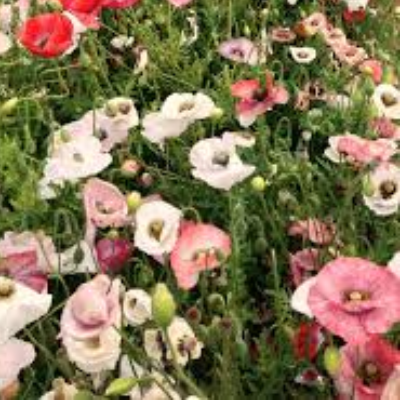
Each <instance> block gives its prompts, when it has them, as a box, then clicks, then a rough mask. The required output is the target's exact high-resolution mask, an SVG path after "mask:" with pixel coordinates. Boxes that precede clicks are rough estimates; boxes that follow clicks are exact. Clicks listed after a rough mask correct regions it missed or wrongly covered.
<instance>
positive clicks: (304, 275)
mask: <svg viewBox="0 0 400 400" xmlns="http://www.w3.org/2000/svg"><path fill="white" fill-rule="evenodd" d="M289 257H290V258H289V263H290V272H291V275H292V278H293V283H294V284H295V285H296V286H299V285H300V284H302V283H303V282H304V281H305V280H307V279H308V278H310V277H311V275H312V273H313V272H314V273H315V272H316V271H318V270H319V268H320V261H319V258H320V254H319V250H318V249H313V248H308V249H303V250H300V251H297V252H296V253H294V254H290V255H289Z"/></svg>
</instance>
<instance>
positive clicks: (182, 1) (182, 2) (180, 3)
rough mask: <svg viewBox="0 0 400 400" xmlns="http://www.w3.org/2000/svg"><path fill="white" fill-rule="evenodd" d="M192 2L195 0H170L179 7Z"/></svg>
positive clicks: (169, 0)
mask: <svg viewBox="0 0 400 400" xmlns="http://www.w3.org/2000/svg"><path fill="white" fill-rule="evenodd" d="M192 2H193V0H168V3H170V4H172V5H173V6H175V7H178V8H181V7H185V6H187V5H189V4H190V3H192Z"/></svg>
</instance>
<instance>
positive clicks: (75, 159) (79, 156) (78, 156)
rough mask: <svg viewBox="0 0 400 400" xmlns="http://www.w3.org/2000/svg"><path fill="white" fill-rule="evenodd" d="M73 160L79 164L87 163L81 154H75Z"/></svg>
mask: <svg viewBox="0 0 400 400" xmlns="http://www.w3.org/2000/svg"><path fill="white" fill-rule="evenodd" d="M72 158H73V159H74V161H76V162H79V163H82V162H84V161H85V159H84V158H83V156H82V154H80V153H74V154H73V155H72Z"/></svg>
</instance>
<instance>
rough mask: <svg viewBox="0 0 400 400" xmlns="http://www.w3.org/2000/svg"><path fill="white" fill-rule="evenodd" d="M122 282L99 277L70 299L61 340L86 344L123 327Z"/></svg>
mask: <svg viewBox="0 0 400 400" xmlns="http://www.w3.org/2000/svg"><path fill="white" fill-rule="evenodd" d="M119 294H120V282H119V281H118V280H114V281H111V279H110V278H109V277H108V276H107V275H97V276H96V277H95V278H93V279H92V280H91V281H89V282H87V283H84V284H82V285H81V286H79V287H78V289H77V290H76V292H75V293H74V294H73V295H72V296H71V297H70V298H69V299H68V301H67V303H66V305H65V307H64V310H63V313H62V315H61V322H60V325H61V333H60V335H61V337H62V338H65V337H73V338H74V339H77V340H85V339H88V338H92V337H97V336H99V335H100V334H101V333H102V332H104V331H105V330H106V329H107V328H109V327H111V326H114V325H115V326H119V323H120V320H121V315H122V314H121V312H122V311H121V306H120V303H119Z"/></svg>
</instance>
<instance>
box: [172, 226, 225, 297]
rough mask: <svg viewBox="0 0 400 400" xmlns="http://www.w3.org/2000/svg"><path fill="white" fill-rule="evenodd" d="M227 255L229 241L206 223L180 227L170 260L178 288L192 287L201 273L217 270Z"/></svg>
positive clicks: (222, 232)
mask: <svg viewBox="0 0 400 400" xmlns="http://www.w3.org/2000/svg"><path fill="white" fill-rule="evenodd" d="M230 253H231V239H230V237H229V235H228V234H227V233H225V232H224V231H222V230H221V229H219V228H217V227H215V226H214V225H210V224H202V223H192V222H188V223H185V224H183V226H182V227H181V232H180V236H179V238H178V240H177V242H176V244H175V247H174V249H173V250H172V253H171V258H170V262H171V267H172V270H173V271H174V274H175V277H176V279H177V281H178V286H179V287H181V288H182V289H185V290H188V289H191V288H193V287H194V286H195V285H196V284H197V281H198V278H199V273H200V272H201V271H206V270H211V269H214V268H217V267H219V266H220V265H221V263H222V262H223V261H224V260H226V258H227V257H228V256H229V255H230Z"/></svg>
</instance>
